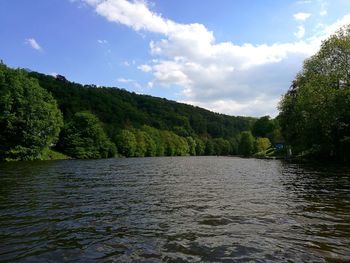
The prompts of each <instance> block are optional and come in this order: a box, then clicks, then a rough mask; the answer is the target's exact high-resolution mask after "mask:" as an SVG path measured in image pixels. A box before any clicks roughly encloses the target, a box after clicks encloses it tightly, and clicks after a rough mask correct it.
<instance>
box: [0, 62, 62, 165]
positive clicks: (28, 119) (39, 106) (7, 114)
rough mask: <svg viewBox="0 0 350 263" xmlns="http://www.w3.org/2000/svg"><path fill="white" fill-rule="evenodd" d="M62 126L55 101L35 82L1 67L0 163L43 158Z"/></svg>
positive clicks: (16, 71) (18, 71)
mask: <svg viewBox="0 0 350 263" xmlns="http://www.w3.org/2000/svg"><path fill="white" fill-rule="evenodd" d="M62 125H63V119H62V114H61V112H60V111H59V109H58V107H57V103H56V101H55V100H54V98H53V97H52V96H51V94H49V92H47V91H46V90H45V89H43V88H41V87H40V86H39V84H38V81H37V80H36V79H34V78H31V77H29V76H28V73H27V72H25V71H24V70H19V69H17V70H15V69H10V68H8V67H7V66H5V65H4V64H0V160H4V159H6V160H34V159H41V155H42V154H43V151H44V150H45V149H47V148H48V147H49V146H50V145H52V144H54V143H55V142H56V140H57V137H58V134H59V131H60V128H61V127H62Z"/></svg>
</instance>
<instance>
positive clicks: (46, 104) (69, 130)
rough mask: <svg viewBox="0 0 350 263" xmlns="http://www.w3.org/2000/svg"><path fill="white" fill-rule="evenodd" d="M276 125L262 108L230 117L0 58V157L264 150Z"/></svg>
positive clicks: (272, 139) (274, 139)
mask: <svg viewBox="0 0 350 263" xmlns="http://www.w3.org/2000/svg"><path fill="white" fill-rule="evenodd" d="M279 131H280V129H279V125H278V121H277V120H270V119H269V117H268V116H264V117H262V118H260V119H258V120H256V119H255V118H251V117H233V116H228V115H224V114H218V113H214V112H211V111H208V110H205V109H202V108H199V107H194V106H190V105H187V104H183V103H177V102H174V101H169V100H166V99H161V98H156V97H152V96H146V95H137V94H135V93H131V92H128V91H126V90H122V89H118V88H106V87H102V88H101V87H96V86H94V85H85V86H83V85H80V84H77V83H72V82H70V81H68V80H66V78H65V77H64V76H60V75H58V76H56V77H53V76H48V75H44V74H40V73H37V72H31V71H30V70H23V69H11V68H9V67H7V66H6V65H5V64H3V63H0V161H1V160H37V159H41V160H43V159H50V158H51V159H52V158H56V157H54V156H56V154H58V155H59V156H60V154H61V153H63V154H65V155H66V156H69V157H73V158H81V159H91V158H107V157H113V156H116V155H117V156H126V157H143V156H183V155H204V154H205V155H235V154H240V155H245V156H250V155H252V154H254V153H258V154H259V155H263V156H265V155H266V154H273V151H274V148H273V147H271V146H272V145H274V144H276V143H278V142H280V141H281V135H280V132H279ZM254 137H256V138H254ZM271 143H272V145H271ZM270 148H271V149H272V151H270ZM267 151H269V152H267ZM51 156H52V157H51ZM59 158H61V157H59Z"/></svg>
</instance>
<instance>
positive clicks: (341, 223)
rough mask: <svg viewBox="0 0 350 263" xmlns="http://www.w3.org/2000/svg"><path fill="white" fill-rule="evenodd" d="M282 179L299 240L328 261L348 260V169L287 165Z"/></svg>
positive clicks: (311, 165)
mask: <svg viewBox="0 0 350 263" xmlns="http://www.w3.org/2000/svg"><path fill="white" fill-rule="evenodd" d="M281 180H283V186H284V187H285V190H286V192H287V194H288V195H289V197H290V198H291V200H292V201H293V202H290V204H291V205H292V206H293V207H291V210H290V215H291V216H292V217H294V218H295V220H296V223H297V224H296V226H297V227H296V231H295V233H296V236H299V237H298V239H299V241H302V240H304V243H305V244H304V245H305V246H306V247H308V249H310V253H313V254H316V255H321V256H322V257H324V258H326V259H328V260H331V261H333V260H339V261H340V262H342V261H344V262H345V261H347V260H350V257H349V255H350V242H349V240H350V168H349V167H344V166H337V165H321V164H318V165H315V164H290V163H286V164H284V166H283V171H282V177H281ZM310 237H312V238H311V239H310Z"/></svg>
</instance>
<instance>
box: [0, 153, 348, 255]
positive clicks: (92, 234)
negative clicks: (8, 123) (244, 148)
mask: <svg viewBox="0 0 350 263" xmlns="http://www.w3.org/2000/svg"><path fill="white" fill-rule="evenodd" d="M0 174H1V175H0V197H1V199H0V207H1V218H0V240H1V243H0V261H7V260H15V261H21V260H22V261H35V262H38V261H39V262H40V261H42V262H46V261H54V262H55V261H57V262H61V261H75V260H78V261H83V262H89V261H96V260H99V261H106V262H110V261H111V262H113V261H115V262H134V261H136V262H159V261H163V262H203V261H204V262H232V261H234V262H247V261H250V260H252V261H253V262H276V261H277V262H281V261H287V260H291V261H292V262H298V261H299V262H310V261H311V262H312V261H314V262H327V261H331V262H334V261H336V262H346V261H349V260H350V257H349V255H350V241H349V240H350V198H349V197H350V196H349V194H350V182H349V178H350V177H349V175H350V171H349V169H347V168H344V167H316V168H315V167H313V166H305V165H296V164H290V163H284V162H280V161H267V160H253V159H239V158H217V157H185V158H171V157H168V158H142V159H137V158H136V159H111V160H98V161H76V160H70V161H59V162H34V163H16V164H1V165H0Z"/></svg>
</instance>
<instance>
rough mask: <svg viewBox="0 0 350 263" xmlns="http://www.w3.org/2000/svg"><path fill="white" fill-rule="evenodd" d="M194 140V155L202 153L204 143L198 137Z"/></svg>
mask: <svg viewBox="0 0 350 263" xmlns="http://www.w3.org/2000/svg"><path fill="white" fill-rule="evenodd" d="M195 141H196V155H199V156H200V155H203V154H204V153H205V143H204V142H203V140H201V139H200V138H197V137H196V138H195Z"/></svg>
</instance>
